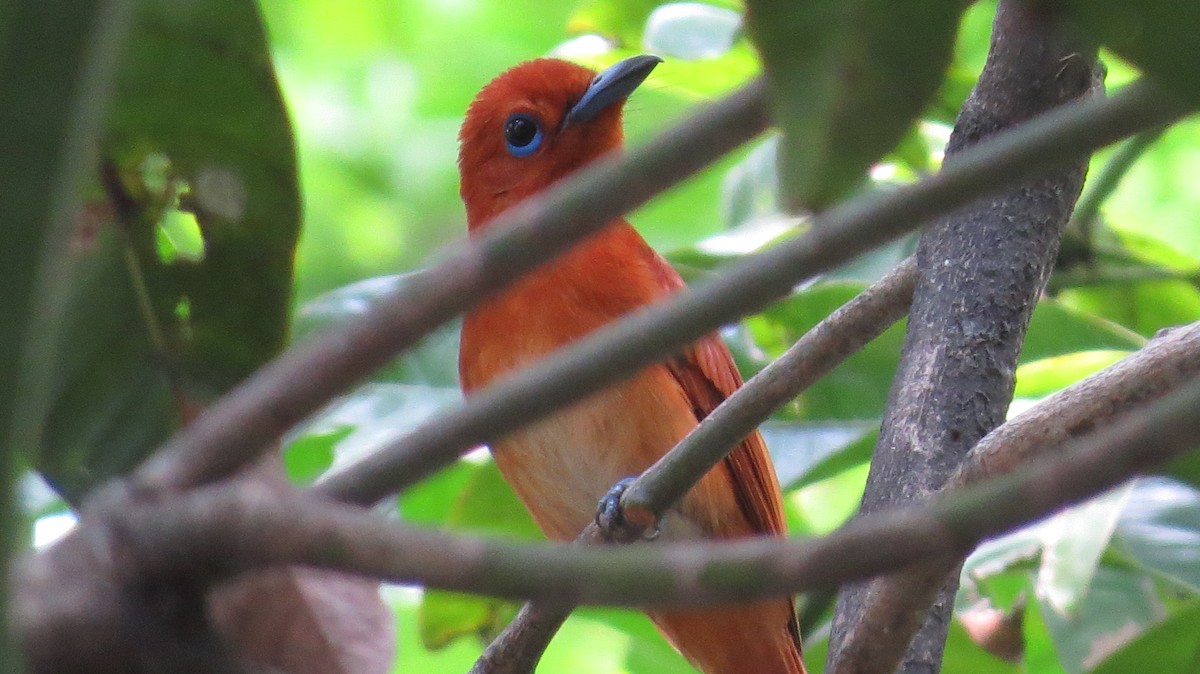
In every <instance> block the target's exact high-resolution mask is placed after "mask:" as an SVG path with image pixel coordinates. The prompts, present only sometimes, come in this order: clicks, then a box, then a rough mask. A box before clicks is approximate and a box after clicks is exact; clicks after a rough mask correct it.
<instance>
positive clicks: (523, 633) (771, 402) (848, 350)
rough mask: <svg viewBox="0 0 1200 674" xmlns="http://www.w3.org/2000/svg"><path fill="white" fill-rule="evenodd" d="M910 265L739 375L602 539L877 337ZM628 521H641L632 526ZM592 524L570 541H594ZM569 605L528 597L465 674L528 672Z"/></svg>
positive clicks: (908, 281) (908, 286)
mask: <svg viewBox="0 0 1200 674" xmlns="http://www.w3.org/2000/svg"><path fill="white" fill-rule="evenodd" d="M916 276H917V267H916V263H915V261H914V260H913V259H912V258H908V259H906V260H904V261H903V262H901V263H900V264H899V265H897V267H896V268H895V269H894V270H892V272H891V273H889V274H888V275H886V276H885V277H884V278H882V279H880V280H879V281H877V282H876V283H874V284H872V285H871V287H870V288H867V289H866V290H865V291H863V292H862V293H861V294H859V295H858V296H857V297H855V298H854V299H853V300H851V301H850V302H847V303H846V305H845V306H843V307H841V308H840V309H838V310H837V311H835V312H833V313H832V314H830V315H829V316H828V317H826V318H825V319H824V320H822V321H821V322H820V323H819V324H817V325H816V327H814V328H813V329H812V330H809V331H808V332H807V333H805V334H804V336H803V337H801V338H800V339H799V340H797V341H796V343H795V344H794V345H792V347H791V348H789V349H788V350H787V352H785V353H784V354H783V355H782V356H780V357H779V358H777V359H776V360H775V361H774V362H773V363H771V364H770V365H768V366H767V367H765V368H764V369H763V370H762V371H761V372H759V373H758V374H757V375H755V376H754V377H752V378H751V379H750V381H747V382H746V383H745V385H744V386H742V387H741V388H740V389H738V390H737V391H735V392H734V394H733V395H731V396H730V397H729V398H728V399H726V400H725V402H723V403H721V404H720V405H719V406H718V407H717V408H716V409H715V410H713V412H712V414H710V415H709V416H708V417H706V418H704V419H703V420H701V422H700V424H699V425H698V426H697V427H696V428H695V429H693V430H692V432H691V433H688V435H687V436H686V437H685V438H684V439H683V440H681V441H680V442H679V444H678V445H676V446H675V447H674V448H672V449H671V451H670V452H668V453H667V454H666V455H665V456H664V457H663V458H662V459H659V461H658V462H656V463H655V464H654V465H653V466H651V467H650V468H649V469H647V470H646V472H644V473H642V474H641V475H640V476H638V477H637V479H635V480H634V481H633V483H632V484H631V485H629V487H628V488H627V489H626V490H625V492H624V494H623V495H622V497H621V507H622V509H623V510H630V509H633V510H636V511H640V512H642V513H647V516H643V517H637V518H633V519H632V520H631V519H630V518H623V523H624V524H625V525H626V526H627V527H633V530H626V531H622V532H608V533H607V535H606V536H605V537H606V538H609V539H620V540H626V541H636V540H640V539H641V538H642V536H643V535H644V533H645V530H646V528H652V527H653V526H654V525H653V524H649V523H650V522H654V521H657V520H658V519H660V518H661V517H662V514H663V513H664V512H666V511H667V510H668V509H669V508H671V506H673V505H674V504H675V503H676V502H677V501H679V500H680V499H682V498H683V495H684V494H685V493H687V490H688V489H690V488H691V486H692V485H693V484H695V483H696V482H698V481H699V480H700V478H701V477H703V476H704V475H705V474H706V473H707V472H708V471H709V470H710V469H711V468H712V467H713V466H714V465H716V464H717V463H719V462H720V461H721V459H723V458H724V457H725V455H726V454H728V453H729V452H730V451H731V450H732V449H733V448H734V447H736V446H737V444H738V443H739V442H741V440H742V438H744V437H745V436H746V435H748V434H750V433H751V432H753V431H754V429H756V428H758V426H759V425H760V424H762V423H763V422H764V421H766V420H767V418H768V417H769V416H770V415H771V413H772V412H774V411H775V410H777V409H779V408H780V407H782V406H783V405H785V404H787V402H788V401H789V400H792V399H793V398H795V397H796V396H798V395H800V394H801V393H802V392H803V391H804V390H805V389H807V388H808V387H809V386H811V385H812V384H813V383H814V382H816V381H817V380H818V379H819V378H821V377H822V376H824V375H825V374H827V373H828V372H829V371H831V370H832V369H833V368H835V367H837V366H838V365H839V364H840V363H841V362H842V361H844V360H845V359H846V358H848V357H849V356H850V355H852V354H854V353H856V352H857V351H859V350H860V349H861V348H862V347H863V346H865V345H866V344H867V343H868V342H870V341H871V340H873V339H875V338H876V337H878V336H879V335H880V334H882V333H883V331H884V330H887V329H888V327H890V326H891V325H892V324H893V323H895V322H896V321H898V320H900V318H901V317H902V316H903V315H904V314H905V313H906V312H907V311H908V306H909V304H910V303H911V302H912V290H913V284H914V283H915V281H916ZM634 521H637V522H641V523H645V524H647V525H648V526H646V527H637V526H636V525H635V524H634ZM601 538H602V536H601V532H600V531H599V528H598V527H597V526H595V525H592V526H589V527H588V528H587V529H586V530H584V532H583V533H582V534H580V536H579V538H578V539H577V542H592V543H598V542H602V540H601ZM570 612H571V607H570V606H545V605H542V604H535V603H529V604H526V605H525V606H524V607H522V609H521V612H520V613H519V614H518V615H517V616H516V617H515V618H513V620H512V622H510V623H509V624H508V626H506V627H505V629H504V631H503V632H501V634H500V635H499V636H498V637H497V638H496V639H495V640H494V641H493V642H492V643H491V644H488V647H487V649H485V650H484V653H483V655H481V656H480V658H479V661H478V662H476V663H475V666H474V668H472V670H471V674H517V673H521V672H531V671H533V667H534V666H535V665H536V664H537V662H538V660H539V659H540V658H541V655H542V653H543V652H544V651H545V650H546V647H547V646H548V645H549V644H550V639H551V638H552V637H553V636H554V633H555V632H556V631H558V628H559V627H561V626H562V623H563V621H565V620H566V618H567V616H568V615H570Z"/></svg>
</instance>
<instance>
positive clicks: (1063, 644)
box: [1037, 565, 1163, 674]
mask: <svg viewBox="0 0 1200 674" xmlns="http://www.w3.org/2000/svg"><path fill="white" fill-rule="evenodd" d="M1037 604H1038V606H1039V607H1040V613H1041V616H1042V618H1043V619H1044V620H1045V623H1046V626H1047V628H1048V629H1049V631H1050V636H1051V638H1052V639H1053V641H1054V646H1055V649H1056V650H1057V651H1058V655H1059V658H1060V660H1061V662H1062V666H1063V668H1064V669H1065V670H1066V671H1067V672H1070V673H1071V674H1076V673H1080V672H1084V671H1087V670H1088V669H1090V668H1091V667H1094V666H1095V665H1097V664H1099V663H1100V661H1101V660H1103V658H1104V657H1105V656H1107V654H1109V653H1111V652H1113V651H1115V650H1116V649H1117V648H1119V647H1120V646H1121V645H1122V644H1124V643H1126V642H1128V641H1129V640H1131V639H1133V638H1134V637H1136V636H1137V635H1138V634H1140V633H1141V632H1142V631H1143V630H1145V629H1146V628H1148V627H1149V626H1151V625H1153V624H1154V623H1156V622H1158V621H1159V620H1161V619H1162V616H1163V606H1162V603H1161V602H1160V601H1159V599H1158V597H1157V596H1156V595H1155V592H1154V585H1153V583H1152V582H1150V579H1148V578H1146V577H1145V576H1144V575H1142V574H1141V573H1137V572H1135V571H1129V570H1125V569H1116V568H1113V567H1109V566H1104V565H1102V566H1100V568H1099V569H1098V570H1097V571H1096V574H1095V577H1094V578H1093V579H1092V583H1091V587H1090V588H1089V590H1088V593H1087V595H1086V596H1084V598H1083V600H1082V603H1081V604H1080V605H1079V609H1078V612H1077V616H1076V617H1075V618H1074V619H1068V618H1065V617H1063V616H1061V615H1060V614H1059V613H1058V611H1057V610H1055V609H1054V608H1053V607H1051V606H1049V605H1048V604H1047V603H1046V602H1045V601H1042V600H1041V599H1040V598H1039V601H1038V602H1037Z"/></svg>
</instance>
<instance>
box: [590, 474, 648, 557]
mask: <svg viewBox="0 0 1200 674" xmlns="http://www.w3.org/2000/svg"><path fill="white" fill-rule="evenodd" d="M635 479H636V478H632V477H627V478H624V479H622V480H620V481H619V482H617V483H616V484H615V485H613V487H612V489H609V490H608V493H607V494H605V495H604V496H602V497H601V498H600V502H599V503H597V504H596V526H598V527H599V528H600V532H601V533H602V534H603V535H604V537H605V538H606V539H608V540H610V541H616V542H625V543H628V542H632V541H636V540H645V541H652V540H654V539H656V538H658V535H659V534H660V533H662V526H661V523H660V522H659V520H658V518H657V517H654V516H653V515H651V516H650V517H649V518H646V517H639V518H631V517H628V513H627V511H626V509H625V506H624V505H623V504H622V503H621V498H622V497H623V496H624V495H625V491H626V490H627V489H629V487H630V485H632V484H633V482H634V480H635ZM636 520H643V521H636ZM646 520H648V521H646Z"/></svg>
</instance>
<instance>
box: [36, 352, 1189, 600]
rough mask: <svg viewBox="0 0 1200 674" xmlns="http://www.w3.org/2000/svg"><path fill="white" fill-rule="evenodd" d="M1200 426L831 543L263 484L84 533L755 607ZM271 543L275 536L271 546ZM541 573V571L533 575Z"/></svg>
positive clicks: (1069, 489) (164, 564)
mask: <svg viewBox="0 0 1200 674" xmlns="http://www.w3.org/2000/svg"><path fill="white" fill-rule="evenodd" d="M1189 346H1194V344H1192V345H1189ZM1175 348H1178V346H1176V347H1175ZM1135 357H1136V356H1135ZM1192 357H1194V355H1193V356H1192ZM1198 412H1200V382H1192V383H1189V384H1188V385H1187V386H1185V387H1184V388H1182V389H1180V390H1177V391H1175V392H1172V393H1170V394H1168V395H1167V396H1165V397H1164V398H1163V399H1161V400H1158V401H1155V402H1153V403H1150V404H1148V405H1146V406H1144V407H1142V408H1140V409H1138V410H1136V411H1135V412H1133V413H1130V414H1126V415H1123V416H1122V417H1121V418H1120V419H1118V420H1116V421H1115V422H1114V423H1113V424H1111V425H1109V426H1106V427H1105V428H1103V429H1099V430H1097V431H1096V432H1094V433H1091V434H1089V435H1088V436H1086V437H1084V438H1080V439H1076V440H1073V441H1071V442H1069V443H1068V444H1067V445H1066V446H1064V447H1063V448H1062V450H1061V451H1060V452H1057V453H1055V455H1054V456H1050V457H1045V458H1043V459H1039V460H1038V461H1034V462H1031V463H1027V464H1023V465H1022V466H1021V467H1020V468H1019V469H1018V470H1017V471H1016V472H1014V473H1013V474H1011V475H1008V476H1004V477H1001V478H998V479H994V480H990V481H988V482H987V483H985V484H982V485H976V486H974V487H972V488H971V489H970V490H967V491H963V492H961V493H957V492H956V493H948V494H943V495H939V496H938V497H937V498H935V499H933V500H932V501H931V502H930V503H928V504H925V505H921V506H912V507H905V508H900V509H894V510H889V511H886V512H879V513H875V514H872V515H867V516H863V517H861V518H858V519H856V520H853V521H851V522H850V523H848V524H846V525H845V526H843V527H842V528H841V529H839V530H838V531H837V532H835V533H833V534H831V535H830V536H827V537H825V538H823V539H819V540H790V541H785V540H779V539H773V538H753V539H745V540H738V541H732V542H730V541H724V542H699V543H671V544H661V545H647V546H580V545H562V544H550V543H523V544H522V543H509V542H504V541H500V540H497V539H487V538H481V537H474V536H461V535H454V534H448V533H445V532H440V531H434V530H427V529H420V528H416V527H412V526H409V525H406V524H403V523H399V522H392V521H384V520H382V519H380V518H378V517H375V516H372V515H370V514H368V513H365V512H363V511H362V510H361V509H359V508H356V507H353V506H348V505H342V504H336V503H328V502H323V501H320V500H317V499H313V498H312V497H311V496H308V495H295V496H293V497H290V498H289V497H282V498H281V497H280V495H279V494H278V492H277V491H272V490H267V489H263V488H254V487H253V485H250V486H249V488H243V489H234V488H231V487H230V486H226V485H221V486H213V487H208V488H204V489H200V490H196V491H193V492H191V493H189V494H186V495H184V496H182V497H180V498H178V499H176V500H174V501H172V502H170V503H165V502H163V503H159V502H155V503H152V504H149V505H145V506H137V507H134V508H127V509H125V510H123V511H113V512H111V513H110V514H109V517H110V519H108V520H107V524H108V526H106V527H93V528H91V529H90V531H91V532H92V533H86V531H89V530H88V529H87V528H86V527H84V528H82V529H81V530H80V531H81V532H85V533H84V534H83V535H87V536H97V535H99V536H102V538H100V539H95V540H94V541H93V544H95V543H97V542H100V543H102V544H103V546H104V547H106V549H108V550H110V551H112V552H113V553H114V554H116V555H119V556H121V557H122V558H124V559H129V560H137V561H138V562H139V564H138V566H139V568H140V569H141V570H142V571H145V572H146V573H145V574H139V575H137V576H136V577H137V578H139V579H142V580H143V581H146V582H150V581H153V579H155V578H162V577H169V578H180V577H184V578H186V577H189V576H190V575H192V574H195V576H198V577H204V578H210V579H211V578H216V577H221V576H223V575H227V574H232V573H237V572H241V571H245V570H248V569H252V568H258V567H262V566H279V565H298V564H299V565H308V566H316V567H321V568H330V569H334V570H339V571H347V572H352V573H360V574H363V575H369V576H374V577H379V578H384V579H387V580H391V581H394V582H402V583H414V582H416V583H422V584H426V585H428V586H431V587H439V588H446V589H450V590H459V591H466V592H476V593H486V594H492V595H497V596H503V597H524V598H533V599H540V600H549V601H555V602H567V601H570V602H576V603H589V604H591V603H595V604H617V605H629V606H683V607H690V606H703V605H709V604H713V603H721V602H744V601H747V600H753V599H758V598H762V597H768V596H775V595H780V594H786V593H791V592H796V591H803V590H808V589H814V588H819V587H830V586H833V585H836V584H838V583H842V582H845V581H847V580H851V579H855V578H863V577H866V576H869V575H871V574H875V573H879V572H882V571H887V570H890V569H895V568H898V567H900V566H902V565H905V564H909V563H912V562H915V561H919V560H922V559H925V558H928V557H929V556H930V555H935V556H946V555H948V554H961V553H962V552H963V551H965V550H969V549H970V548H971V547H972V546H974V545H975V543H976V542H978V541H979V540H981V539H982V538H984V537H987V536H992V535H995V534H998V533H1001V532H1004V531H1007V530H1009V529H1011V528H1012V527H1015V526H1019V525H1022V524H1025V523H1028V522H1030V521H1033V520H1035V519H1037V518H1040V517H1044V516H1045V515H1046V514H1048V513H1051V512H1053V511H1054V510H1057V509H1059V508H1061V507H1063V506H1066V505H1070V504H1074V503H1078V502H1079V501H1081V500H1083V499H1085V498H1088V497H1089V496H1092V495H1094V494H1097V493H1099V492H1100V491H1103V490H1104V489H1108V488H1110V487H1112V486H1114V485H1116V484H1119V483H1120V482H1122V481H1123V480H1125V479H1128V478H1129V477H1130V476H1132V475H1134V474H1136V473H1138V472H1141V471H1146V470H1150V469H1152V468H1154V467H1156V466H1158V465H1160V464H1162V463H1164V462H1166V461H1168V460H1169V459H1171V458H1174V457H1175V456H1178V455H1180V454H1183V453H1185V452H1187V451H1188V450H1190V449H1192V448H1193V447H1194V446H1195V444H1196V440H1195V438H1196V437H1197V436H1198V433H1200V413H1198ZM102 531H104V532H107V533H98V532H102ZM263 531H271V532H273V534H275V535H273V536H271V537H269V538H265V537H263V536H262V532H263ZM41 554H42V555H45V554H47V552H43V553H41ZM533 568H536V569H537V570H538V573H536V574H531V573H529V570H530V569H533Z"/></svg>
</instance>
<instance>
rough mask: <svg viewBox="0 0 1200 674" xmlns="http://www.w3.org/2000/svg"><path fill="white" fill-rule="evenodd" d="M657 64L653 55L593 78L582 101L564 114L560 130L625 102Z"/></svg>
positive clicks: (610, 69)
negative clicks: (618, 102)
mask: <svg viewBox="0 0 1200 674" xmlns="http://www.w3.org/2000/svg"><path fill="white" fill-rule="evenodd" d="M660 63H662V59H661V58H659V57H657V56H655V55H653V54H642V55H640V56H631V57H629V58H627V59H625V60H623V61H621V62H619V63H617V64H615V65H613V66H611V67H610V68H608V69H607V70H605V71H604V72H602V73H600V74H599V75H596V78H595V79H593V80H592V83H591V84H590V85H588V88H587V91H585V92H584V93H583V98H580V99H579V102H577V103H576V104H575V105H573V106H571V109H570V110H568V111H567V116H566V117H565V118H564V119H563V127H564V128H565V127H567V126H570V125H572V124H577V123H579V122H586V121H588V120H590V119H592V118H594V117H595V116H596V115H598V114H600V112H601V111H602V110H604V109H605V108H607V107H608V106H610V105H612V104H613V103H616V102H617V101H623V100H625V99H626V98H628V97H629V94H631V93H633V90H634V89H637V88H638V85H640V84H641V83H642V82H643V81H644V80H645V79H646V77H647V76H648V75H649V74H650V71H651V70H654V66H657V65H658V64H660Z"/></svg>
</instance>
